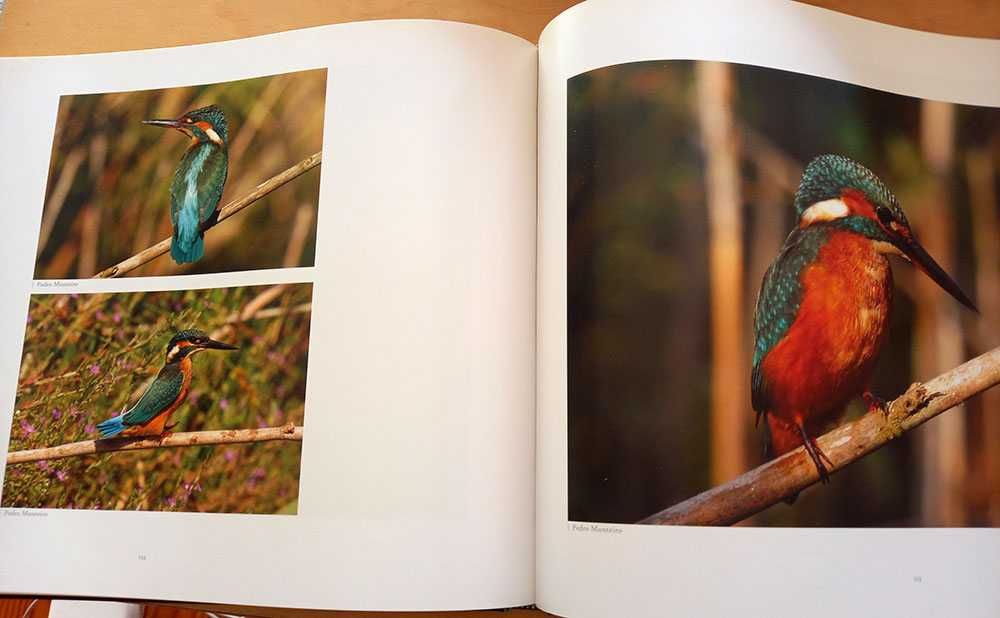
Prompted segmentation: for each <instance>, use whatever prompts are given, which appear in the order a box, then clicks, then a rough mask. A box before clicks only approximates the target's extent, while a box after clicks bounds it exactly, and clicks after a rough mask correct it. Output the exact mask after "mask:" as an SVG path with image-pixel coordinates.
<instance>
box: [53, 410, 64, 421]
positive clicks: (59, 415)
mask: <svg viewBox="0 0 1000 618" xmlns="http://www.w3.org/2000/svg"><path fill="white" fill-rule="evenodd" d="M61 418H62V410H60V409H59V408H52V420H54V421H58V420H59V419H61Z"/></svg>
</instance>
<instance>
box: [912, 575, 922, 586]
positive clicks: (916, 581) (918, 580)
mask: <svg viewBox="0 0 1000 618" xmlns="http://www.w3.org/2000/svg"><path fill="white" fill-rule="evenodd" d="M922 581H924V578H923V577H921V576H920V575H914V576H913V583H914V584H919V583H921V582H922Z"/></svg>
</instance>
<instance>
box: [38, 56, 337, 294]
mask: <svg viewBox="0 0 1000 618" xmlns="http://www.w3.org/2000/svg"><path fill="white" fill-rule="evenodd" d="M325 98H326V69H317V70H311V71H300V72H296V73H286V74H282V75H273V76H268V77H259V78H254V79H245V80H239V81H233V82H224V83H219V84H208V85H203V86H191V87H183V88H166V89H162V90H146V91H134V92H114V93H103V94H85V95H65V96H63V97H61V98H60V100H59V111H58V116H57V118H56V128H55V136H54V138H53V144H52V157H51V160H50V163H49V178H48V184H47V188H46V192H45V202H44V207H43V211H42V216H41V223H40V226H39V237H38V255H37V260H36V264H35V279H71V278H86V277H93V276H101V277H121V276H152V275H177V274H189V273H218V272H232V271H244V270H257V269H271V268H282V267H294V266H312V265H313V261H314V255H315V250H316V247H315V243H316V219H317V215H318V209H319V203H318V199H319V178H320V170H319V167H318V165H319V159H320V154H319V153H320V151H321V149H322V146H323V114H324V104H325Z"/></svg>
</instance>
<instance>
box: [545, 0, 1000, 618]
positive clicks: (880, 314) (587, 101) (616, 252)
mask: <svg viewBox="0 0 1000 618" xmlns="http://www.w3.org/2000/svg"><path fill="white" fill-rule="evenodd" d="M998 74H1000V42H997V41H989V40H973V39H963V38H957V37H946V36H939V35H934V34H930V33H921V32H916V31H909V30H904V29H900V28H894V27H889V26H884V25H880V24H876V23H874V22H867V21H864V20H859V19H855V18H851V17H847V16H844V15H839V14H836V13H832V12H829V11H825V10H820V9H816V8H813V7H809V6H805V5H802V4H798V3H792V2H769V1H763V0H761V1H754V2H735V1H733V2H714V3H711V4H710V5H706V4H705V3H702V4H701V5H698V4H697V3H681V2H677V3H657V2H645V1H639V0H637V1H630V2H626V3H621V2H605V1H600V0H594V1H591V2H586V3H583V4H581V5H579V6H576V7H574V8H572V9H570V10H569V11H567V12H566V13H564V14H563V15H561V16H560V17H559V18H557V19H556V20H555V21H554V22H553V23H552V24H550V25H549V27H548V28H547V29H546V31H545V32H544V33H543V35H542V38H541V41H540V45H539V76H540V79H539V84H540V88H539V100H540V102H539V243H538V247H539V249H538V261H539V287H538V302H539V314H538V333H539V341H538V345H539V352H538V406H539V412H538V434H537V435H538V453H539V455H538V473H537V477H538V481H537V498H536V500H537V508H538V516H537V534H538V542H537V555H538V567H537V569H538V584H537V586H538V589H537V597H538V598H537V601H536V602H537V604H538V605H539V607H541V608H543V609H545V610H546V611H550V612H554V613H557V614H560V615H570V616H605V615H629V616H660V615H664V614H677V615H701V616H731V615H761V616H763V615H767V616H797V615H801V614H802V613H803V612H805V613H811V614H818V615H824V616H825V615H847V614H859V613H860V614H865V615H868V614H879V613H886V614H905V615H931V614H935V613H945V614H953V613H955V614H962V615H970V616H973V615H974V616H991V615H996V614H997V612H998V611H1000V597H998V596H997V595H996V593H995V592H994V587H993V585H992V582H991V581H990V579H989V578H988V577H985V576H984V575H983V574H984V573H992V572H995V571H996V570H997V568H998V566H1000V535H998V534H997V531H996V527H997V526H1000V517H998V514H1000V510H998V509H997V505H998V504H1000V502H998V500H1000V473H998V470H1000V467H998V464H1000V419H997V418H995V417H996V414H995V413H996V412H997V407H998V403H1000V402H998V399H997V397H998V396H1000V389H998V388H992V389H991V386H993V385H994V383H995V382H996V381H997V379H998V376H1000V372H998V371H997V370H996V367H997V365H998V363H1000V351H998V349H997V346H998V345H1000V324H998V323H997V321H996V316H997V315H1000V296H998V294H997V290H998V283H1000V273H998V270H997V265H998V263H1000V258H998V254H997V252H996V240H997V238H998V230H1000V227H998V225H997V220H998V219H997V213H998V212H1000V211H998V202H997V187H998V184H997V180H998V178H1000V174H998V172H1000V154H998V152H1000V151H998V150H997V144H998V143H1000V109H998V107H1000V87H998V84H997V81H996V80H995V79H991V78H990V77H988V76H994V75H998ZM976 309H978V311H976ZM956 368H957V369H956ZM914 383H919V384H918V385H917V386H915V387H911V384H914ZM894 400H895V401H894ZM880 401H889V402H892V406H891V408H884V407H883V404H882V403H880ZM755 418H756V421H757V422H756V424H755ZM820 481H824V482H820ZM732 524H738V525H736V526H735V527H724V526H726V525H732Z"/></svg>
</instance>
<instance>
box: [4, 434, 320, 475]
mask: <svg viewBox="0 0 1000 618" xmlns="http://www.w3.org/2000/svg"><path fill="white" fill-rule="evenodd" d="M272 440H291V441H293V442H301V441H302V426H301V425H298V426H296V425H293V424H292V423H288V424H287V425H284V426H282V427H263V428H260V429H219V430H214V431H191V432H187V433H172V434H167V435H165V436H163V437H161V438H109V439H106V440H84V441H83V442H71V443H69V444H60V445H59V446H49V447H46V448H36V449H32V450H28V451H13V452H11V453H7V465H8V466H12V465H14V464H22V463H28V462H32V461H42V460H52V459H65V458H66V457H78V456H80V455H93V454H95V453H111V452H117V451H138V450H142V449H151V448H175V447H180V446H208V445H214V444H246V443H250V442H270V441H272Z"/></svg>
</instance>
